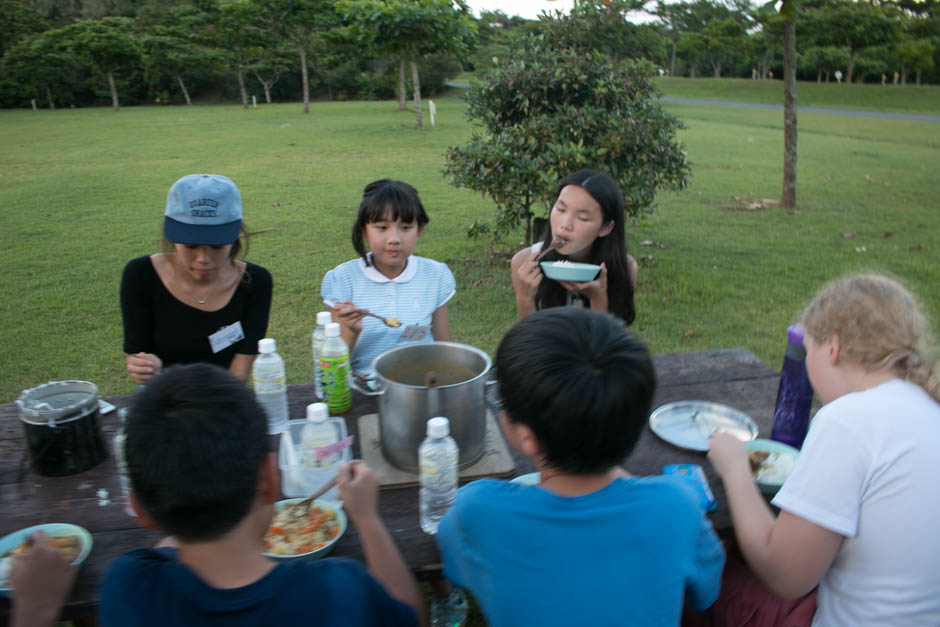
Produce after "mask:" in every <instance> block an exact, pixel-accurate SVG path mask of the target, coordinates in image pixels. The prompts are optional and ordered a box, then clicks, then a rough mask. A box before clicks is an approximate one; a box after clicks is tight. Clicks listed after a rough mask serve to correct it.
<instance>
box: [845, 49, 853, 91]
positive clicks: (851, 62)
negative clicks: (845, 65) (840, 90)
mask: <svg viewBox="0 0 940 627" xmlns="http://www.w3.org/2000/svg"><path fill="white" fill-rule="evenodd" d="M854 71H855V51H854V50H853V51H852V52H850V53H849V72H848V74H847V75H846V77H845V82H846V83H851V82H852V73H853V72H854Z"/></svg>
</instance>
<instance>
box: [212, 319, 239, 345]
mask: <svg viewBox="0 0 940 627" xmlns="http://www.w3.org/2000/svg"><path fill="white" fill-rule="evenodd" d="M243 339H245V332H244V331H242V323H241V320H237V321H235V322H233V323H232V324H230V325H228V326H227V327H222V328H221V329H219V330H218V331H216V332H215V333H213V334H212V335H210V336H209V344H211V345H212V352H213V353H218V352H219V351H224V350H225V349H226V348H228V347H229V346H231V345H232V344H234V343H235V342H240V341H241V340H243Z"/></svg>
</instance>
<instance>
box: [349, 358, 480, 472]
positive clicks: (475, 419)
mask: <svg viewBox="0 0 940 627" xmlns="http://www.w3.org/2000/svg"><path fill="white" fill-rule="evenodd" d="M490 365H491V361H490V358H489V355H487V354H486V353H484V352H483V351H481V350H479V349H477V348H474V347H472V346H467V345H466V344H457V343H455V342H429V343H422V344H406V345H404V346H399V347H396V348H393V349H391V350H389V351H386V352H384V353H382V354H381V355H379V356H378V357H376V358H375V360H374V361H373V362H372V366H373V369H374V370H375V378H376V391H375V392H370V391H367V390H363V389H362V388H361V387H359V386H356V387H357V389H359V390H360V391H361V392H364V393H366V394H371V395H377V396H378V397H379V440H380V441H381V444H382V453H383V454H384V455H385V459H387V460H388V461H389V462H390V463H391V464H392V465H394V466H396V467H398V468H401V469H402V470H408V471H411V472H417V471H418V445H419V444H421V441H422V440H423V439H424V437H425V434H426V430H427V421H428V419H429V418H433V417H435V416H445V417H446V418H448V419H449V420H450V434H451V437H453V438H454V440H456V441H457V447H458V448H459V449H460V461H459V467H460V468H466V467H468V466H471V465H472V464H474V463H475V462H476V461H477V460H479V459H480V457H482V456H483V453H484V444H485V440H486V401H485V398H484V397H485V386H486V383H487V373H488V372H489V370H490ZM429 372H433V375H434V378H435V379H436V381H435V383H434V385H433V386H429V385H428V383H429V381H428V380H427V377H428V373H429Z"/></svg>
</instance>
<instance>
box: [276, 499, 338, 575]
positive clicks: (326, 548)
mask: <svg viewBox="0 0 940 627" xmlns="http://www.w3.org/2000/svg"><path fill="white" fill-rule="evenodd" d="M302 500H303V499H301V498H296V499H284V500H283V501H278V502H277V503H275V504H274V509H275V512H279V511H281V510H282V509H284V508H285V507H287V506H290V505H294V504H295V503H299V502H300V501H302ZM314 507H319V508H320V509H328V510H332V511H333V512H335V513H336V522H337V523H339V532H337V534H336V535H335V536H333V539H332V540H330V541H329V542H327V543H326V544H324V545H323V546H321V547H320V548H319V549H314V550H313V551H310V552H308V553H294V554H292V555H280V554H278V553H267V552H263V553H264V555H265V556H266V557H270V558H273V559H276V560H282V561H292V560H316V559H320V558H321V557H325V556H326V554H327V553H329V552H330V551H331V550H332V549H333V545H335V544H336V542H337V541H338V540H339V539H340V538H342V537H343V534H344V533H346V527H347V526H348V524H349V523H348V521H347V519H346V512H344V511H343V508H342V507H340V506H339V505H337V504H336V503H333V502H332V501H322V500H320V499H317V500H315V501H314V502H313V505H311V506H310V508H311V509H313V508H314ZM272 522H273V519H272Z"/></svg>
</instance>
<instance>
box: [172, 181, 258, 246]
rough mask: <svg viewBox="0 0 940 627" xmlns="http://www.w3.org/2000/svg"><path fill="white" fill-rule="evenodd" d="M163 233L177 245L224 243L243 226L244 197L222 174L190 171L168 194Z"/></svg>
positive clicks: (221, 244) (232, 238) (229, 242)
mask: <svg viewBox="0 0 940 627" xmlns="http://www.w3.org/2000/svg"><path fill="white" fill-rule="evenodd" d="M163 216H164V218H163V235H165V236H166V238H167V239H168V240H169V241H171V242H173V243H174V244H203V245H207V246H224V245H226V244H231V243H233V242H234V241H235V240H237V239H238V234H239V233H240V232H241V229H242V197H241V194H239V193H238V188H237V187H235V183H233V182H232V180H231V179H230V178H228V177H226V176H222V175H220V174H188V175H186V176H184V177H183V178H181V179H180V180H178V181H176V182H175V183H173V187H171V188H170V191H169V192H167V195H166V211H164V212H163Z"/></svg>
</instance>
